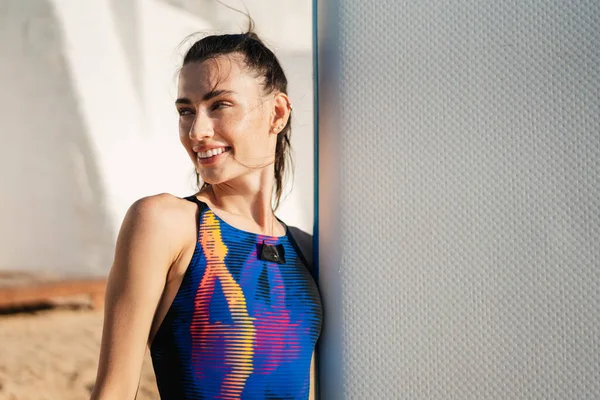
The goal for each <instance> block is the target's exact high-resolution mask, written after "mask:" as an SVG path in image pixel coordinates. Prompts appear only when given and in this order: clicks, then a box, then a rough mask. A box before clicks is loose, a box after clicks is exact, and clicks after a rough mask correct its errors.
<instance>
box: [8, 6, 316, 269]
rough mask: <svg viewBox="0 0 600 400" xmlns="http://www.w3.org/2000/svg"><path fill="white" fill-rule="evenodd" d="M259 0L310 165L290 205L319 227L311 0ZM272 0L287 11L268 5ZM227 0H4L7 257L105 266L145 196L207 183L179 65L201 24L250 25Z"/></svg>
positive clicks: (302, 167) (261, 27)
mask: <svg viewBox="0 0 600 400" xmlns="http://www.w3.org/2000/svg"><path fill="white" fill-rule="evenodd" d="M250 3H252V2H249V5H251V6H252V7H254V9H253V8H252V7H250V8H251V10H250V11H251V13H252V15H253V17H255V19H256V21H257V30H258V31H259V33H261V32H263V31H264V33H265V35H266V36H265V39H266V41H267V42H268V43H270V44H271V45H272V48H273V49H274V50H275V51H276V54H278V56H279V57H280V58H281V60H282V62H283V64H284V69H286V70H287V72H288V79H289V81H290V95H291V98H292V101H293V103H294V112H295V113H296V115H295V122H294V136H295V138H294V140H293V145H294V146H295V147H296V160H297V179H296V183H295V190H294V192H293V193H292V195H291V196H289V198H288V200H287V201H286V202H285V203H284V204H283V206H282V208H281V211H280V212H279V215H280V217H281V218H283V219H284V220H286V221H287V222H288V223H291V224H296V225H298V226H300V227H302V228H304V229H306V230H309V231H310V230H312V215H313V214H312V195H313V187H312V171H313V165H312V143H313V137H312V128H313V125H312V62H311V59H312V53H311V49H310V35H311V14H310V12H311V10H310V6H309V7H306V6H305V7H303V8H302V10H303V12H301V13H300V12H295V13H294V14H285V12H284V11H283V9H282V8H281V6H280V5H277V4H278V2H276V1H267V2H262V3H258V2H256V5H253V4H250ZM307 3H308V5H310V2H307ZM269 4H271V6H273V7H275V8H276V9H279V10H280V13H279V14H277V15H279V17H278V18H277V19H276V20H273V19H271V18H267V17H265V16H263V13H264V12H265V8H264V7H269ZM269 9H271V8H269ZM216 10H217V12H218V13H219V15H202V13H199V12H198V10H189V9H186V8H185V7H179V6H176V5H173V4H170V3H169V2H166V1H158V0H129V1H116V0H88V1H85V2H82V1H78V0H29V1H27V2H23V1H20V0H5V1H3V2H2V3H1V4H0V27H1V28H0V35H1V40H0V52H1V53H2V54H3V57H2V62H0V84H2V87H3V88H5V90H3V93H4V94H2V95H0V113H1V114H0V135H1V137H2V138H3V139H4V141H3V142H4V143H5V145H4V146H1V147H0V171H2V172H1V174H2V176H3V179H2V181H3V190H4V193H3V196H2V198H1V199H0V270H17V271H19V270H38V271H44V272H49V273H56V274H66V275H69V276H73V275H86V276H87V275H104V274H106V273H107V271H108V269H109V268H110V264H111V261H112V255H113V249H114V240H115V237H116V232H117V230H118V228H119V226H120V223H121V221H122V218H123V216H124V214H125V212H126V210H127V208H128V207H129V205H130V204H131V203H132V202H133V201H135V200H136V199H138V198H140V197H143V196H146V195H150V194H155V193H160V192H170V193H173V194H175V195H178V196H184V195H188V194H191V193H193V191H194V187H193V184H192V183H193V168H192V165H191V162H190V161H189V159H188V157H187V154H186V153H185V152H184V151H183V149H182V148H181V145H180V144H179V139H178V136H177V114H176V112H175V108H174V106H173V101H174V100H175V88H176V73H177V69H178V67H179V65H180V62H181V58H182V55H183V52H184V51H185V49H186V48H185V46H184V47H180V44H181V42H182V40H183V39H184V38H185V37H186V36H188V35H189V34H191V33H194V32H208V33H212V32H216V31H222V32H225V31H234V32H240V31H241V30H240V29H239V28H238V26H237V25H235V23H233V22H232V24H230V26H229V27H227V26H226V25H227V24H225V23H224V21H225V19H224V18H225V16H227V15H228V13H233V12H232V11H229V10H228V9H226V8H225V7H221V8H217V9H216ZM217 17H218V18H217ZM211 19H214V20H215V21H220V22H218V25H219V29H216V28H215V25H217V24H216V23H212V22H211ZM232 21H233V20H232ZM240 26H242V27H243V26H244V25H240ZM290 27H294V29H293V30H291V29H290ZM300 38H303V39H302V40H301V39H300Z"/></svg>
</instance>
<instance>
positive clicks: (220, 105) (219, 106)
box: [177, 101, 231, 116]
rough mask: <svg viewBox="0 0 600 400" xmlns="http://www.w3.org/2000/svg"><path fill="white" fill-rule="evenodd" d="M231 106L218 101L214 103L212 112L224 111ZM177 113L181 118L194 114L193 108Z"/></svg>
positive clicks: (180, 110) (179, 110)
mask: <svg viewBox="0 0 600 400" xmlns="http://www.w3.org/2000/svg"><path fill="white" fill-rule="evenodd" d="M229 106H231V104H229V103H227V102H224V101H217V102H216V103H214V104H213V105H212V106H211V111H218V110H222V109H223V108H226V107H229ZM177 113H178V114H179V115H180V116H185V115H190V114H193V113H194V110H192V109H191V108H180V109H178V110H177Z"/></svg>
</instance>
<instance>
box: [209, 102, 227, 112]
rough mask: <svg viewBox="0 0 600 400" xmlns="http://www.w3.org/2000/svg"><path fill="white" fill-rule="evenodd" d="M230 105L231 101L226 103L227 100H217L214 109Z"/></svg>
mask: <svg viewBox="0 0 600 400" xmlns="http://www.w3.org/2000/svg"><path fill="white" fill-rule="evenodd" d="M229 106H230V104H229V103H226V102H223V101H219V102H216V103H215V104H213V105H212V109H213V110H221V109H223V108H226V107H229Z"/></svg>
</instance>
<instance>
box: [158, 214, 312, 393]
mask: <svg viewBox="0 0 600 400" xmlns="http://www.w3.org/2000/svg"><path fill="white" fill-rule="evenodd" d="M199 226H200V228H199V234H198V243H197V246H196V250H195V253H194V256H193V257H192V260H191V262H190V265H189V267H188V270H187V271H186V273H185V276H184V278H183V282H182V284H181V287H180V288H179V291H178V292H177V295H176V296H175V299H174V301H173V304H172V305H171V307H170V309H169V311H168V313H167V315H166V317H165V319H164V321H163V322H162V324H161V326H160V328H159V330H158V332H157V334H156V336H155V338H154V341H153V343H152V346H151V354H152V361H153V364H154V369H155V374H156V378H157V384H158V387H159V391H160V394H161V397H162V398H163V399H307V398H308V393H309V385H310V362H311V356H312V352H313V350H314V347H315V344H316V341H317V339H318V337H319V334H320V331H321V324H322V305H321V299H320V296H319V292H318V289H317V286H316V284H315V282H314V280H313V278H312V277H311V275H310V273H309V272H308V270H307V269H306V267H305V266H304V265H303V264H302V262H301V260H300V258H299V257H298V256H297V253H296V249H295V248H294V246H293V245H292V243H291V242H290V241H289V239H288V237H287V236H283V237H269V236H261V235H257V234H254V233H250V232H245V231H242V230H239V229H237V228H234V227H232V226H231V225H229V224H227V223H226V222H224V221H223V220H222V219H220V218H219V217H218V216H217V215H216V214H214V213H213V212H212V210H210V209H209V208H208V207H205V208H204V209H203V210H201V212H200V224H199ZM263 243H264V244H272V245H277V244H281V245H282V246H283V249H284V253H285V261H286V262H285V263H284V264H278V263H275V262H269V261H263V260H260V259H259V258H258V254H259V253H258V251H259V249H260V246H261V245H262V244H263Z"/></svg>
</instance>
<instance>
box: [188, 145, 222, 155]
mask: <svg viewBox="0 0 600 400" xmlns="http://www.w3.org/2000/svg"><path fill="white" fill-rule="evenodd" d="M228 147H229V146H226V145H224V144H222V145H210V146H209V145H204V146H197V147H194V148H193V149H192V150H194V152H196V153H206V152H207V151H209V150H213V149H220V148H225V149H226V148H228Z"/></svg>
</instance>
